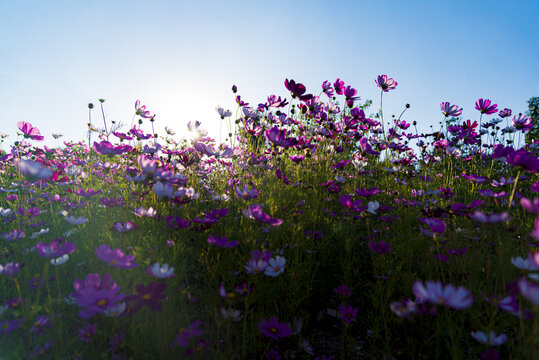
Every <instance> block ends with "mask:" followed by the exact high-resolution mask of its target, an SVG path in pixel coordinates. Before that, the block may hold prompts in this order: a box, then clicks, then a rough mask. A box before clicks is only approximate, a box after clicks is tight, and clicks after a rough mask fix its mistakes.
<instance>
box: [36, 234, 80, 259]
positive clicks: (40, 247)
mask: <svg viewBox="0 0 539 360" xmlns="http://www.w3.org/2000/svg"><path fill="white" fill-rule="evenodd" d="M76 249H77V246H76V245H75V243H72V242H69V241H64V239H63V238H59V239H54V240H53V241H52V242H51V243H50V244H47V243H44V242H43V241H40V242H39V243H38V244H37V245H36V250H37V253H38V255H39V256H41V257H44V258H49V259H51V258H55V257H60V256H63V255H67V254H71V253H73V252H74V251H75V250H76Z"/></svg>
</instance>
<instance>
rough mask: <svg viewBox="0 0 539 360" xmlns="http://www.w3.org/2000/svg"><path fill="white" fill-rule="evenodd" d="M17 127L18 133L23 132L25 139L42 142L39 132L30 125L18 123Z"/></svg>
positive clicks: (24, 122) (23, 122)
mask: <svg viewBox="0 0 539 360" xmlns="http://www.w3.org/2000/svg"><path fill="white" fill-rule="evenodd" d="M17 127H18V128H19V130H20V131H22V132H23V135H24V138H25V139H32V140H35V141H43V136H41V133H40V132H39V129H38V128H36V127H33V126H32V124H30V123H28V122H26V121H19V122H18V123H17Z"/></svg>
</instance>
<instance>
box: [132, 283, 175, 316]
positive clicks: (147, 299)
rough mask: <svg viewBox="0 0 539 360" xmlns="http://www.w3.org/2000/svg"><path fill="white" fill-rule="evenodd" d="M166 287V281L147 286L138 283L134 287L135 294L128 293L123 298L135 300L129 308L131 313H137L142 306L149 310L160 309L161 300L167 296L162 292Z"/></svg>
mask: <svg viewBox="0 0 539 360" xmlns="http://www.w3.org/2000/svg"><path fill="white" fill-rule="evenodd" d="M166 288H167V283H164V282H161V283H151V284H150V285H148V286H144V284H139V285H137V287H136V290H137V294H134V295H129V296H128V297H126V298H125V301H127V302H135V305H134V306H133V307H132V308H131V314H135V313H137V312H138V311H139V310H140V309H141V308H142V307H143V306H147V307H149V308H150V310H151V311H161V308H162V307H161V303H160V302H161V301H162V300H164V299H166V298H167V296H166V295H165V294H163V292H164V291H165V290H166Z"/></svg>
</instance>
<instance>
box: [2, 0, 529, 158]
mask: <svg viewBox="0 0 539 360" xmlns="http://www.w3.org/2000/svg"><path fill="white" fill-rule="evenodd" d="M0 14H1V17H0V19H1V21H0V33H1V34H2V36H1V37H0V104H1V108H2V111H1V117H0V132H4V133H7V134H9V135H10V137H9V138H8V139H7V143H8V144H9V143H11V142H13V141H14V140H15V139H16V138H17V137H16V130H17V128H16V123H17V121H28V122H30V123H31V124H32V125H34V126H37V127H38V128H39V129H40V130H41V133H42V134H43V135H44V136H45V143H44V144H46V145H48V146H54V145H59V144H60V141H57V140H54V139H52V137H51V133H54V132H59V133H63V134H64V135H65V136H64V137H63V138H61V140H74V141H79V140H83V139H85V131H86V129H87V125H86V124H87V122H88V107H87V105H88V103H89V102H92V103H94V104H96V105H97V104H98V101H97V99H98V98H104V99H105V100H106V102H105V103H104V106H105V114H106V116H107V118H108V119H109V120H115V121H117V122H118V121H121V122H124V123H126V124H128V125H129V124H130V123H131V119H132V117H133V114H134V103H135V100H137V99H140V100H141V102H142V104H145V105H146V106H147V109H148V110H150V111H151V113H152V114H154V113H155V114H156V122H155V126H156V131H157V132H158V133H159V134H163V133H164V130H163V128H164V126H165V125H166V126H169V127H172V128H173V129H175V130H176V132H177V133H178V134H177V135H176V136H175V138H176V139H177V140H179V139H180V138H181V137H182V132H183V131H184V129H185V128H186V127H185V124H186V123H187V122H188V121H190V120H192V121H194V120H199V121H201V122H202V124H203V126H205V127H206V128H207V129H209V130H210V135H212V134H213V135H214V136H217V133H218V129H219V122H220V119H219V117H218V115H217V113H216V112H215V106H216V105H221V106H223V107H225V108H230V109H231V110H232V111H233V112H235V110H236V104H235V102H234V95H233V94H232V91H231V90H230V89H231V86H232V85H233V84H236V85H237V86H238V88H239V94H241V95H242V98H243V99H244V100H245V101H248V102H250V103H251V104H253V105H255V106H256V104H258V103H259V102H264V101H265V100H266V97H267V96H268V95H271V94H276V95H281V96H286V97H287V98H288V99H290V96H289V93H288V92H287V90H286V89H285V87H284V84H283V83H284V80H285V78H289V79H294V80H296V81H297V82H302V83H304V84H305V85H306V86H307V91H308V92H311V93H314V94H318V93H319V92H320V90H321V89H320V85H321V84H322V82H323V81H324V80H330V81H331V82H333V81H335V79H336V78H341V79H342V80H344V81H345V83H346V85H351V86H353V87H355V88H356V89H358V95H360V96H361V98H362V100H364V99H372V100H373V101H374V104H373V107H372V108H371V110H372V112H375V111H376V109H377V108H378V107H379V96H380V93H379V89H378V88H377V87H376V85H375V83H374V79H375V78H376V76H377V75H381V74H387V75H388V76H389V77H392V78H394V79H395V80H396V81H397V82H398V86H397V88H396V89H395V90H393V91H391V92H389V93H386V94H385V95H384V114H385V115H386V119H387V118H388V117H389V115H390V114H397V115H398V114H399V113H400V112H401V110H402V109H403V107H404V105H405V104H406V103H410V104H411V108H410V109H409V110H408V111H407V112H406V114H405V116H403V118H404V119H405V120H407V121H408V122H412V121H414V120H416V121H417V122H418V124H419V130H420V131H429V125H436V128H437V127H438V125H437V124H438V122H439V121H440V120H441V119H442V115H441V112H440V107H439V104H440V102H442V101H449V102H451V103H452V104H457V105H459V106H460V107H462V108H464V112H463V114H462V115H463V116H464V118H465V119H467V118H470V119H472V120H478V118H479V113H478V112H477V111H476V110H474V103H475V101H476V100H477V99H478V98H488V99H491V100H493V101H494V102H495V103H497V104H498V105H499V108H502V109H503V108H505V107H508V108H511V109H512V110H513V113H516V114H518V113H519V112H525V111H526V110H527V104H526V101H527V100H528V99H529V98H530V97H532V96H539V85H538V84H539V69H538V68H539V66H538V64H539V62H538V59H539V21H537V17H538V15H539V1H537V0H530V1H521V0H514V1H496V0H491V1H482V0H481V1H479V0H478V1H475V0H467V1H460V0H458V1H436V0H424V1H402V0H398V1H384V0H379V1H360V0H358V1H340V0H332V1H292V0H289V1H277V0H274V1H256V0H249V1H234V0H229V1H181V0H152V1H137V0H129V1H113V0H106V1H101V0H92V1H87V0H66V1H56V0H49V1H42V0H36V1H31V0H18V1H0ZM99 115H100V113H99V112H98V111H95V109H94V112H93V117H94V122H95V123H97V124H98V125H101V118H100V116H99ZM488 118H490V117H488ZM143 129H144V127H143ZM126 130H127V127H126V128H125V129H124V131H126ZM146 130H149V128H146ZM94 139H95V136H94ZM3 148H4V149H6V148H7V146H6V143H4V145H3Z"/></svg>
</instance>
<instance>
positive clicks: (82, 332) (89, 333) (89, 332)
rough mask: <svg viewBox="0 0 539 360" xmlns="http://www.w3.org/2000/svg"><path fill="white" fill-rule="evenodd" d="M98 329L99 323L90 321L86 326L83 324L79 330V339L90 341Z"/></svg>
mask: <svg viewBox="0 0 539 360" xmlns="http://www.w3.org/2000/svg"><path fill="white" fill-rule="evenodd" d="M96 330H97V323H93V324H92V323H88V324H86V325H85V326H81V327H80V328H79V329H78V330H77V334H78V335H79V340H81V341H84V342H89V341H90V340H92V339H93V338H94V335H95V331H96Z"/></svg>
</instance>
